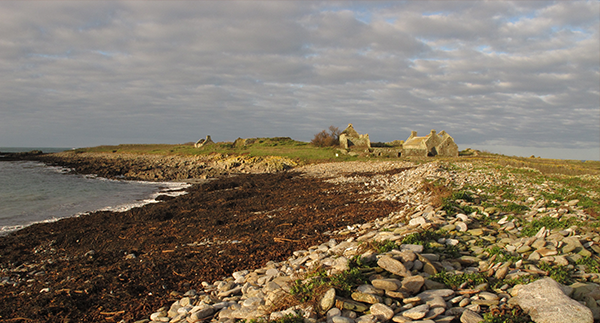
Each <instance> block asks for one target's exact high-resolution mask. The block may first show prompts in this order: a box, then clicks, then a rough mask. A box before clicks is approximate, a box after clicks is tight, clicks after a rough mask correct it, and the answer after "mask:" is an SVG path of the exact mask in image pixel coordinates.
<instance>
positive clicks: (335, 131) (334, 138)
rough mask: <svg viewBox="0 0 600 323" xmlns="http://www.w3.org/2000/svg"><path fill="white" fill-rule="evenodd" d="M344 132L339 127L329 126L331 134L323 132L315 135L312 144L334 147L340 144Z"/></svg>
mask: <svg viewBox="0 0 600 323" xmlns="http://www.w3.org/2000/svg"><path fill="white" fill-rule="evenodd" d="M341 133H342V132H341V131H340V129H339V128H338V127H334V126H329V132H327V130H322V131H321V132H319V133H318V134H316V135H315V137H314V138H313V140H312V141H311V142H310V143H311V144H313V145H315V146H318V147H333V146H337V145H339V144H340V134H341Z"/></svg>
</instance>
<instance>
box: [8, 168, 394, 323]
mask: <svg viewBox="0 0 600 323" xmlns="http://www.w3.org/2000/svg"><path fill="white" fill-rule="evenodd" d="M334 187H335V185H334V184H329V183H325V182H323V181H322V180H319V179H312V178H302V177H301V176H300V173H293V174H292V173H275V174H240V175H238V176H233V177H224V178H221V179H219V180H214V181H209V182H208V183H205V184H203V185H194V186H192V187H190V188H189V194H186V195H182V196H179V197H176V198H173V199H167V200H166V201H164V202H162V203H156V204H149V205H145V206H143V207H141V208H135V209H132V210H129V211H126V212H119V213H116V212H95V213H91V214H87V215H84V216H81V217H78V218H67V219H62V220H60V221H57V222H53V223H44V224H37V225H32V226H29V227H27V228H25V229H22V230H20V231H17V232H15V233H13V234H11V235H9V236H6V237H0V247H1V248H0V250H2V251H1V252H2V253H1V255H2V257H0V259H2V260H3V263H4V266H7V265H8V266H9V267H8V268H7V267H5V269H8V270H9V271H8V272H6V273H7V274H9V276H10V277H12V278H11V280H9V281H5V282H3V284H0V285H1V286H0V291H1V292H0V303H3V304H5V305H2V306H1V307H0V316H1V318H9V317H17V316H21V317H23V315H20V314H18V313H19V311H18V309H20V310H23V309H24V308H25V304H29V308H30V309H27V311H28V312H29V313H30V314H29V315H31V314H33V313H32V312H31V311H34V312H35V313H38V314H36V315H38V316H37V317H38V319H39V318H41V317H44V319H39V320H41V321H48V322H59V321H62V317H63V316H62V315H65V313H70V314H68V315H69V316H71V317H78V318H79V319H78V320H80V321H81V320H85V321H101V320H102V319H103V318H104V316H103V315H101V314H100V313H101V312H103V311H105V309H108V308H110V309H118V310H117V311H120V310H122V309H123V308H127V313H128V314H127V316H128V317H129V318H130V319H139V318H141V317H148V315H150V314H151V311H152V309H153V308H156V307H157V306H158V307H160V306H162V305H164V304H165V302H168V301H169V300H170V299H171V296H169V295H170V294H171V292H173V291H177V290H179V291H182V293H184V292H185V291H187V290H188V289H189V288H197V289H199V288H201V282H202V281H215V280H218V279H220V278H222V277H224V276H226V275H228V274H231V273H232V272H233V271H236V270H241V269H245V268H258V267H260V266H263V265H264V264H265V263H266V262H267V261H271V260H283V259H286V258H287V257H289V256H290V255H291V254H292V252H293V251H295V250H298V249H302V248H307V247H308V246H309V245H310V244H314V243H316V242H319V241H323V240H325V239H329V237H328V236H326V235H323V232H325V231H327V230H329V228H332V227H344V226H346V225H351V224H354V223H356V222H364V221H367V220H369V219H375V218H377V217H381V216H384V215H385V214H388V213H389V212H391V209H390V207H391V206H392V205H393V203H391V204H390V203H387V202H381V203H377V204H373V205H372V204H361V203H358V202H356V201H355V198H354V197H351V196H340V195H335V196H332V195H330V194H328V193H327V192H329V191H330V190H331V189H333V188H334ZM315 198H317V199H315ZM322 199H324V200H322ZM324 201H329V202H327V204H326V205H330V207H333V208H332V209H330V210H325V211H324V210H320V208H318V207H315V206H317V205H320V203H323V202H324ZM295 204H298V206H294V205H295ZM341 210H346V211H344V213H345V214H346V215H345V216H344V218H339V217H338V216H337V215H336V214H338V213H339V212H340V211H341ZM361 210H362V211H361ZM271 212H274V213H271ZM328 213H329V214H330V216H327V214H328ZM275 214H277V217H272V215H275ZM323 216H325V218H323ZM289 224H293V225H289ZM276 238H277V239H280V238H283V239H284V240H277V239H276ZM278 241H279V242H278ZM274 247H275V248H274ZM10 264H13V265H10ZM19 268H27V273H31V272H33V273H36V272H40V271H43V272H44V274H43V275H41V276H37V277H36V278H33V280H34V281H31V282H29V283H28V282H27V281H28V280H31V279H32V278H31V276H28V275H27V273H23V274H20V269H19ZM139 273H144V275H143V276H140V275H139ZM3 275H4V274H3ZM98 275H102V277H104V278H102V279H98V278H97V277H98ZM67 276H70V277H71V278H72V279H69V280H65V278H66V277H67ZM73 278H74V279H73ZM15 288H16V290H15ZM45 288H49V289H50V294H44V292H40V291H42V290H45ZM12 290H15V291H16V293H15V292H11V291H12ZM64 290H69V291H70V293H65V292H61V291H64ZM111 291H113V293H110V292H111ZM115 293H116V294H115ZM108 294H110V295H112V296H107V295H108ZM19 295H22V296H19ZM45 295H53V296H52V297H53V298H52V299H54V301H53V302H55V303H57V306H58V307H59V308H60V310H59V312H64V313H63V314H59V313H58V312H56V313H54V312H52V311H50V312H48V309H47V305H45V306H43V305H41V304H42V303H39V302H40V301H41V300H42V299H44V297H45ZM14 297H16V298H14ZM107 297H108V298H107ZM32 298H33V299H32ZM109 300H110V301H109ZM20 302H24V303H20ZM73 302H76V303H77V302H83V303H84V304H87V305H86V309H85V310H84V309H82V308H81V307H80V306H79V305H76V303H73ZM132 302H133V303H132ZM134 303H135V304H134ZM19 304H21V305H19ZM60 304H62V305H60ZM100 305H102V306H101V307H102V309H98V308H99V306H100ZM139 306H142V308H139ZM7 311H8V312H7ZM12 311H15V312H14V313H13V314H10V313H11V312H12ZM36 311H37V312H36ZM40 311H41V312H40ZM39 315H41V316H39Z"/></svg>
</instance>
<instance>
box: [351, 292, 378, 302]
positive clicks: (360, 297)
mask: <svg viewBox="0 0 600 323" xmlns="http://www.w3.org/2000/svg"><path fill="white" fill-rule="evenodd" d="M351 297H352V299H353V300H355V301H357V302H362V303H368V304H375V303H381V302H382V301H383V299H382V298H381V297H380V296H377V295H373V294H367V293H361V292H354V293H352V296H351Z"/></svg>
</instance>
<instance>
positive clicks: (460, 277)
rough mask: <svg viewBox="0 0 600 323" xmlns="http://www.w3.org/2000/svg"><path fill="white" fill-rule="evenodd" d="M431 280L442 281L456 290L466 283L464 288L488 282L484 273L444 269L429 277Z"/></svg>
mask: <svg viewBox="0 0 600 323" xmlns="http://www.w3.org/2000/svg"><path fill="white" fill-rule="evenodd" d="M430 279H431V280H433V281H436V282H438V283H442V284H444V285H446V286H448V287H450V288H452V289H454V290H457V289H458V288H459V287H460V286H462V285H463V284H465V283H466V285H465V286H464V288H473V287H475V286H477V285H480V284H485V283H488V282H489V280H488V277H487V276H486V275H485V274H484V273H472V274H468V273H463V274H451V273H448V272H446V271H442V272H440V273H437V274H435V275H433V276H431V277H430Z"/></svg>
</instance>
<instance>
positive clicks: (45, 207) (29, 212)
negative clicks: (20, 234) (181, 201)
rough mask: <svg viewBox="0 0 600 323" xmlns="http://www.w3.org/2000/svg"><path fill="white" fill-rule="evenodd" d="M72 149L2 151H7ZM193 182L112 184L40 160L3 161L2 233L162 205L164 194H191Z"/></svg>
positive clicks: (0, 171)
mask: <svg viewBox="0 0 600 323" xmlns="http://www.w3.org/2000/svg"><path fill="white" fill-rule="evenodd" d="M31 150H41V151H43V152H44V153H53V152H59V151H64V150H67V149H66V148H44V147H42V148H31V147H27V148H22V147H0V155H2V153H6V152H26V151H31ZM188 186H189V184H187V183H177V182H146V181H126V180H112V179H106V178H101V177H97V176H94V175H78V174H73V173H71V172H70V170H69V169H67V168H63V167H54V166H47V165H45V164H43V163H40V162H35V161H0V235H6V234H8V233H10V232H13V231H16V230H19V229H21V228H24V227H26V226H29V225H31V224H34V223H40V222H51V221H57V220H59V219H62V218H66V217H73V216H80V215H82V214H86V213H89V212H93V211H100V210H106V211H115V212H120V211H126V210H129V209H131V208H134V207H139V206H142V205H145V204H148V203H157V201H156V199H155V198H156V197H157V196H158V195H169V196H178V195H181V194H185V190H184V189H185V188H186V187H188Z"/></svg>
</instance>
